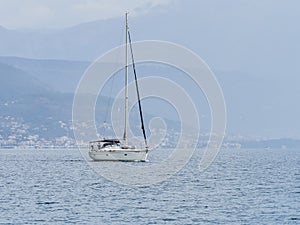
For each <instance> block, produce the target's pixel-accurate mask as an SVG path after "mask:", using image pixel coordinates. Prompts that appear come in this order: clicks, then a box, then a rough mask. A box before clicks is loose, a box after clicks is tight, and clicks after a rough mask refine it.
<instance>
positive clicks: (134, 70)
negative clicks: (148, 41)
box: [128, 31, 148, 148]
mask: <svg viewBox="0 0 300 225" xmlns="http://www.w3.org/2000/svg"><path fill="white" fill-rule="evenodd" d="M128 39H129V46H130V53H131V60H132V68H133V73H134V79H135V87H136V94H137V97H138V103H139V111H140V118H141V125H142V127H141V128H142V131H143V135H144V140H145V145H146V148H148V144H147V137H146V132H145V127H144V119H143V112H142V104H141V99H140V92H139V86H138V82H137V75H136V69H135V63H134V58H133V50H132V44H131V37H130V33H129V31H128Z"/></svg>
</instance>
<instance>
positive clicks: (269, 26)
mask: <svg viewBox="0 0 300 225" xmlns="http://www.w3.org/2000/svg"><path fill="white" fill-rule="evenodd" d="M202 11H203V10H201V12H202ZM263 15H264V14H263V11H262V10H259V11H258V13H257V15H256V19H255V20H249V21H247V26H245V24H244V23H243V22H245V21H246V19H245V18H244V17H242V18H244V19H242V20H241V21H238V20H234V19H233V18H231V17H226V18H225V16H224V15H223V16H224V20H223V21H219V20H214V19H213V17H212V15H208V13H206V12H204V11H203V17H204V16H207V17H206V20H198V21H196V20H191V18H190V17H188V18H186V17H183V16H182V15H181V14H180V12H172V13H169V14H167V15H166V14H163V13H154V14H149V15H145V16H143V17H133V18H130V29H131V32H132V36H133V40H134V41H137V40H143V39H162V40H167V41H174V42H176V43H179V44H182V45H185V46H187V47H189V48H191V49H192V50H193V51H195V52H196V53H198V54H199V55H200V56H201V57H202V58H203V59H204V60H205V61H206V62H207V63H208V64H209V66H210V67H211V69H212V70H213V71H214V73H215V74H216V77H217V78H218V81H219V83H220V85H221V87H222V89H223V92H224V97H225V101H226V106H227V116H228V121H227V133H228V134H229V135H242V136H249V137H254V138H264V137H265V138H300V134H299V130H300V120H299V119H298V115H299V114H300V106H299V104H297V100H298V99H299V98H300V91H299V87H298V84H299V82H300V80H299V76H298V74H299V72H300V69H299V66H297V59H299V46H298V45H297V44H296V43H297V40H299V39H298V38H297V37H298V36H297V33H296V31H294V29H293V28H292V27H290V26H285V25H287V24H288V22H289V19H288V18H282V21H281V23H280V24H279V25H278V26H280V29H281V31H282V32H278V29H279V28H278V26H277V27H276V25H277V22H276V21H277V19H275V17H274V18H273V17H272V19H270V18H271V17H270V18H268V19H267V20H263ZM180 16H182V17H180ZM221 16H222V15H221ZM233 16H234V15H233ZM247 16H249V15H247ZM179 17H180V18H181V19H180V20H178V18H179ZM175 18H177V20H175ZM174 21H177V22H176V26H174V24H173V23H174ZM258 21H261V23H258ZM257 24H259V25H257ZM123 33H124V21H123V18H117V19H111V20H105V21H95V22H90V23H85V24H80V25H77V26H74V27H70V28H64V29H56V30H54V29H52V30H47V29H45V30H10V29H6V28H4V27H0V43H1V45H0V56H1V57H0V82H1V83H0V87H1V89H0V93H1V99H0V101H1V107H0V110H1V116H7V115H9V114H10V113H12V114H14V115H15V116H17V117H19V115H22V114H25V112H28V113H27V114H28V115H30V116H31V119H30V120H31V121H34V118H33V117H34V116H35V118H38V117H39V115H41V114H43V113H44V116H42V117H41V120H43V118H44V117H45V118H46V117H48V116H50V117H51V115H52V117H53V118H54V117H57V118H55V120H58V121H63V122H64V123H65V122H66V121H68V120H70V118H71V116H70V115H71V105H72V98H73V93H74V90H75V89H76V86H77V84H78V82H79V80H80V78H81V76H82V74H83V73H84V71H85V69H86V68H87V67H88V65H89V64H90V62H91V61H93V60H94V59H95V58H97V57H99V56H101V55H102V54H103V53H104V52H105V51H107V50H109V49H111V48H113V47H115V46H117V45H119V44H123V42H124V34H123ZM145 70H146V71H151V70H155V71H159V69H158V68H157V67H155V68H149V67H147V68H146V69H145ZM174 73H176V72H174V71H172V70H170V71H169V73H168V70H164V74H165V76H166V77H167V78H170V79H173V80H174V81H175V82H177V83H180V84H182V86H183V87H184V88H187V89H188V88H189V83H188V82H186V80H185V79H181V77H180V74H179V73H178V74H177V76H175V78H174ZM193 95H194V96H192V97H193V99H194V100H195V99H199V96H198V95H200V94H199V92H195V93H193ZM15 100H17V101H15ZM204 100H205V99H204ZM11 102H13V103H11ZM203 104H206V105H205V106H204V105H203ZM8 106H9V107H8ZM202 106H203V108H205V109H204V111H203V115H202V116H201V120H202V121H200V122H201V124H203V126H204V127H205V128H206V127H209V123H210V116H209V107H208V105H207V103H205V101H203V94H202V96H201V100H199V102H197V107H198V109H202V108H201V107H202ZM18 107H21V108H18ZM148 108H151V109H152V108H154V109H155V108H156V107H155V105H154V106H153V105H150V106H148ZM146 109H147V106H146ZM157 111H159V110H157ZM41 112H43V113H41ZM156 113H157V114H159V112H155V110H154V111H152V112H151V113H150V114H156ZM24 119H25V120H27V118H24ZM58 126H59V127H60V124H59V125H58ZM53 129H54V128H53ZM54 130H55V129H54Z"/></svg>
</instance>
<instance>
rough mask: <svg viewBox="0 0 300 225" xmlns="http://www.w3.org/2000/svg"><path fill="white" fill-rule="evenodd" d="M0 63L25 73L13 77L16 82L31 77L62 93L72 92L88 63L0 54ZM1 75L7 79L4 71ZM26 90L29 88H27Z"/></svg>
mask: <svg viewBox="0 0 300 225" xmlns="http://www.w3.org/2000/svg"><path fill="white" fill-rule="evenodd" d="M0 63H2V64H6V65H9V66H11V68H14V69H15V70H21V71H23V72H24V73H26V75H25V74H24V75H21V74H19V79H15V82H16V84H18V83H23V82H22V80H24V79H26V78H27V77H32V78H35V80H36V81H39V82H40V83H43V85H46V86H48V87H49V88H51V89H52V90H55V91H59V92H62V93H74V91H75V89H76V87H77V84H78V82H79V80H80V78H81V76H82V75H83V73H84V71H85V69H86V68H87V67H88V65H89V64H90V63H89V62H83V61H69V60H46V59H44V60H42V59H27V58H20V57H4V56H2V57H1V56H0ZM2 69H3V68H2ZM1 74H2V73H1ZM1 77H2V79H8V78H5V76H4V73H3V74H2V76H1ZM25 77H26V78H25ZM28 90H30V89H29V88H28Z"/></svg>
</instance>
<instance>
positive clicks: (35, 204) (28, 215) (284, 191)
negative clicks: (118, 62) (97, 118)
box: [0, 149, 300, 224]
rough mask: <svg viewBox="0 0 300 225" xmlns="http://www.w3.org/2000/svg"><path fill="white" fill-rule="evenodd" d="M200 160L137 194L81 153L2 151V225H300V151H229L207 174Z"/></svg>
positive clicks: (140, 188) (0, 166)
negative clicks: (101, 171)
mask: <svg viewBox="0 0 300 225" xmlns="http://www.w3.org/2000/svg"><path fill="white" fill-rule="evenodd" d="M161 151H163V150H161ZM164 153H165V152H162V154H164ZM152 157H155V156H152ZM199 157H200V153H199V152H197V153H196V154H195V156H193V158H192V159H191V160H190V162H189V163H188V164H187V165H186V167H185V168H184V169H183V170H181V172H180V173H178V174H176V175H174V176H173V177H172V178H171V179H168V180H166V181H165V182H163V183H160V184H156V185H152V186H149V187H134V188H133V187H129V186H123V185H119V184H116V183H114V182H111V181H108V180H106V179H105V178H102V177H101V176H99V175H97V174H96V173H95V172H94V171H93V169H92V168H91V167H90V166H89V165H88V164H87V163H86V161H85V160H84V159H83V158H82V156H81V154H80V152H79V151H78V150H0V224H66V223H72V224H73V223H78V224H300V150H289V149H285V150H271V149H268V150H265V149H257V150H253V149H252V150H245V149H243V150H236V149H225V150H222V151H221V152H220V154H219V155H218V157H217V159H216V161H215V162H214V163H213V164H212V165H211V166H210V167H209V169H208V170H207V171H206V172H205V173H202V174H200V172H199V170H198V164H199V161H198V160H199ZM150 163H151V162H150ZM112 165H113V164H112Z"/></svg>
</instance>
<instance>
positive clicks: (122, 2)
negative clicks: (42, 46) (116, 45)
mask: <svg viewBox="0 0 300 225" xmlns="http://www.w3.org/2000/svg"><path fill="white" fill-rule="evenodd" d="M172 2H174V0H24V1H23V0H0V25H2V26H4V27H6V28H58V27H66V26H73V25H76V24H79V23H84V22H88V21H93V20H99V19H109V18H114V17H117V16H120V15H122V14H124V12H125V11H126V10H129V11H130V12H131V14H137V13H139V14H144V13H147V12H149V11H153V10H163V8H164V7H169V5H170V4H171V3H172Z"/></svg>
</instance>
